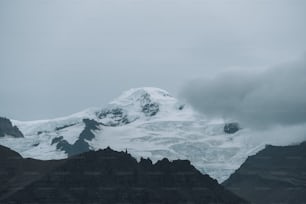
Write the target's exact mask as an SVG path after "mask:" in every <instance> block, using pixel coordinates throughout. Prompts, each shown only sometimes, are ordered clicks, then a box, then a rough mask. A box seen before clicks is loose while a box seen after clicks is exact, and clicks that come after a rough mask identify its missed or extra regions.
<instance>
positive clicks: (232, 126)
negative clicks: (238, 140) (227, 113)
mask: <svg viewBox="0 0 306 204" xmlns="http://www.w3.org/2000/svg"><path fill="white" fill-rule="evenodd" d="M239 130H240V127H239V124H238V123H227V124H225V125H224V132H225V133H227V134H234V133H236V132H238V131H239Z"/></svg>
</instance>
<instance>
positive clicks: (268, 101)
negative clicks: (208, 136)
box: [182, 55, 306, 128]
mask: <svg viewBox="0 0 306 204" xmlns="http://www.w3.org/2000/svg"><path fill="white" fill-rule="evenodd" d="M305 90H306V57H305V55H304V56H303V57H302V58H301V59H298V60H296V61H291V62H287V63H283V64H280V65H278V66H275V67H271V68H269V69H265V70H264V71H258V70H257V71H256V70H253V71H248V72H246V71H245V70H241V69H238V70H237V69H236V70H232V71H226V72H221V73H219V74H216V75H215V76H214V77H206V78H201V79H197V80H194V81H191V82H190V83H188V84H187V85H186V87H185V88H184V89H183V91H182V95H183V96H184V97H185V98H186V99H187V101H188V102H190V103H191V104H192V105H193V106H194V107H195V108H197V109H198V110H200V111H201V112H203V113H204V114H205V115H207V116H209V117H213V118H220V117H221V118H224V119H225V120H227V121H238V122H239V123H240V124H242V125H243V126H247V127H251V128H269V127H274V126H290V125H300V124H306V94H305Z"/></svg>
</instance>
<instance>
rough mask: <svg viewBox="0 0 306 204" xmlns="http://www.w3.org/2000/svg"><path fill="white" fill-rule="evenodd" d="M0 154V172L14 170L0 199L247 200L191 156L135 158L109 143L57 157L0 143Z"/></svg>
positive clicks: (30, 201)
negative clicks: (27, 155) (39, 156)
mask: <svg viewBox="0 0 306 204" xmlns="http://www.w3.org/2000/svg"><path fill="white" fill-rule="evenodd" d="M0 153H1V155H0V156H1V158H2V159H1V160H0V161H2V163H1V165H0V171H1V172H8V173H9V172H11V170H12V169H13V170H14V171H15V173H14V176H13V177H14V179H10V178H9V179H8V180H10V185H11V186H14V187H15V188H11V187H9V186H8V182H4V183H1V188H2V189H7V190H6V191H5V192H3V191H0V203H6V204H7V203H42V204H44V203H65V204H69V203H73V204H77V203H102V204H103V203H107V204H109V203H135V204H137V203H139V204H140V203H141V204H146V203H169V204H170V203H171V204H172V203H177V204H180V203H201V204H202V203H220V204H221V203H227V204H231V203H233V204H239V203H246V202H245V201H244V200H242V199H240V198H239V197H237V196H236V195H234V194H233V193H231V192H229V191H227V190H226V189H224V187H222V186H221V185H219V184H218V183H217V182H216V181H215V180H213V179H211V178H210V177H209V176H208V175H202V174H201V173H200V172H199V171H197V170H196V169H195V168H194V167H193V166H191V165H190V162H189V161H183V160H177V161H173V162H170V161H169V160H167V159H163V160H161V161H159V162H157V163H156V164H152V162H151V160H149V159H141V161H140V162H137V161H136V159H134V158H133V157H131V155H129V154H128V153H124V152H116V151H113V150H111V149H109V148H107V149H105V150H100V151H97V152H92V151H91V152H87V153H84V154H81V155H78V156H74V157H71V158H69V159H65V160H60V161H37V160H28V159H23V158H21V157H20V155H18V154H17V153H14V152H13V151H11V150H9V149H7V148H2V147H0ZM11 157H16V158H17V160H12V159H11ZM3 158H4V159H3ZM3 161H6V162H3ZM31 165H32V167H30V166H31ZM27 168H30V169H27ZM15 169H16V170H15ZM26 172H30V173H26ZM0 175H2V174H0ZM16 177H18V179H15V178H16ZM1 178H3V177H1Z"/></svg>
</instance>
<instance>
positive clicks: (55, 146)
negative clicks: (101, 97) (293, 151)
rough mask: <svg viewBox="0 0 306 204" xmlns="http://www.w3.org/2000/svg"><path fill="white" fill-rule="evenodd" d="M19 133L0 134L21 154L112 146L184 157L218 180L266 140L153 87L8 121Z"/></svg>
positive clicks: (53, 155)
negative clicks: (63, 112) (78, 108)
mask: <svg viewBox="0 0 306 204" xmlns="http://www.w3.org/2000/svg"><path fill="white" fill-rule="evenodd" d="M11 121H12V123H13V125H15V126H16V127H18V128H19V129H20V130H21V132H22V133H23V135H24V137H20V138H16V137H12V136H10V135H5V136H4V137H0V144H1V145H4V146H7V147H9V148H11V149H13V150H15V151H17V152H18V153H20V154H21V155H22V156H23V157H29V158H35V159H41V160H49V159H62V158H67V157H68V156H72V155H75V154H79V153H82V152H86V151H89V150H99V149H101V148H106V147H108V146H109V147H111V148H113V149H115V150H118V151H122V150H123V151H125V150H127V151H128V152H129V153H131V154H132V155H133V156H135V157H136V158H138V159H140V157H149V158H151V159H152V160H153V161H154V162H156V161H157V160H160V159H162V158H164V157H167V158H169V159H170V160H174V159H188V160H190V161H191V162H192V164H193V165H194V166H195V167H196V168H197V169H198V170H200V171H201V172H202V173H207V174H209V175H210V176H211V177H213V178H215V179H217V180H218V181H219V182H223V181H224V180H225V179H227V178H228V177H229V176H230V175H231V174H232V173H233V172H234V171H235V170H236V169H238V168H239V167H240V165H241V164H242V163H243V162H244V161H245V160H246V159H247V157H248V156H249V155H253V154H255V153H257V152H258V151H259V150H261V149H263V148H264V145H265V144H260V143H256V142H250V141H249V140H248V135H249V134H248V132H249V130H247V129H241V128H239V127H238V124H236V123H230V124H226V123H225V122H224V121H223V120H208V119H207V118H206V117H205V116H203V115H201V114H199V113H197V112H196V111H195V110H193V109H192V108H191V107H190V106H188V104H183V103H181V102H180V101H178V100H177V99H176V98H174V97H173V96H171V95H170V94H169V93H168V92H166V91H164V90H161V89H158V88H137V89H131V90H129V91H126V92H124V93H123V94H122V95H121V96H120V97H118V98H117V99H115V100H114V101H112V102H110V103H109V104H108V105H107V106H106V107H104V108H102V109H101V108H91V109H87V110H84V111H82V112H79V113H76V114H73V115H70V116H68V117H63V118H56V119H52V120H40V121H27V122H24V121H17V120H11Z"/></svg>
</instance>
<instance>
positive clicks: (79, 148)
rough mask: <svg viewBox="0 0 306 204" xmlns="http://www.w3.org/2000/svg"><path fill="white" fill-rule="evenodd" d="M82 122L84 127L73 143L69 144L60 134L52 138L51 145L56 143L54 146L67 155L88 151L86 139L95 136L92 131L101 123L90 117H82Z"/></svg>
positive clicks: (89, 139)
mask: <svg viewBox="0 0 306 204" xmlns="http://www.w3.org/2000/svg"><path fill="white" fill-rule="evenodd" d="M83 123H85V128H84V130H83V131H82V132H81V134H80V135H79V138H78V140H77V141H76V142H75V143H74V144H69V143H68V142H67V141H66V140H64V139H63V137H62V136H60V137H56V138H54V139H53V140H52V142H51V145H54V144H56V148H57V149H58V150H61V151H64V152H65V153H67V154H68V157H71V156H74V155H77V154H81V153H83V152H88V151H90V147H89V144H88V143H87V142H86V140H88V141H91V140H92V139H93V138H94V137H95V135H94V134H93V133H92V131H93V130H98V129H99V126H100V125H102V124H101V123H98V122H97V121H95V120H90V119H83ZM67 127H70V126H67ZM64 128H65V127H64Z"/></svg>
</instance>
